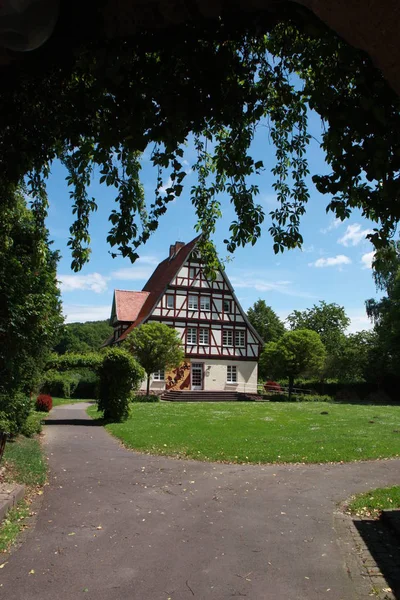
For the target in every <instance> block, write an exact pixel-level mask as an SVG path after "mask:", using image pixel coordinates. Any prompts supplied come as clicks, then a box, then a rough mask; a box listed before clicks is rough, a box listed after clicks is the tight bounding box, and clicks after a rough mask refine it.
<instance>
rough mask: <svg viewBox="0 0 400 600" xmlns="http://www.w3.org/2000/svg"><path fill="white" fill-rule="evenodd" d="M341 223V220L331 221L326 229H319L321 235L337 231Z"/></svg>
mask: <svg viewBox="0 0 400 600" xmlns="http://www.w3.org/2000/svg"><path fill="white" fill-rule="evenodd" d="M342 223H343V221H342V220H341V219H333V221H332V222H331V223H330V225H328V227H326V228H325V229H320V232H321V233H328V232H329V231H332V230H333V229H337V228H338V227H340V225H341V224H342Z"/></svg>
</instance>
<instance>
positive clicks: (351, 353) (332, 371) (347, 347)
mask: <svg viewBox="0 0 400 600" xmlns="http://www.w3.org/2000/svg"><path fill="white" fill-rule="evenodd" d="M377 349H378V337H377V335H376V333H375V332H374V331H358V332H357V333H352V334H350V335H347V336H343V338H342V340H341V342H340V344H339V346H338V348H337V351H336V352H335V354H334V355H333V356H331V361H330V365H329V376H330V377H332V378H336V379H338V380H340V381H341V382H357V381H373V380H374V378H375V375H377V370H378V366H379V363H380V362H381V361H379V362H377V360H376V359H377V356H376V352H377Z"/></svg>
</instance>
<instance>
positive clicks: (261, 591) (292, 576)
mask: <svg viewBox="0 0 400 600" xmlns="http://www.w3.org/2000/svg"><path fill="white" fill-rule="evenodd" d="M85 408H86V405H73V406H60V407H58V408H56V409H54V410H53V412H52V413H51V417H50V420H49V422H48V425H47V426H46V435H45V439H46V450H47V452H48V456H49V464H50V476H49V480H50V485H49V486H48V487H46V488H45V494H44V500H43V506H42V508H41V510H40V512H39V516H38V519H37V524H36V527H35V529H34V530H32V531H31V532H30V533H29V534H28V537H27V540H26V542H25V544H24V545H23V546H22V547H21V548H20V549H19V550H17V551H16V552H14V553H13V554H12V555H11V557H10V558H9V559H8V563H7V564H6V565H5V567H4V569H2V570H1V571H0V585H1V584H2V587H0V597H1V598H4V599H7V600H57V599H60V600H76V599H77V598H80V597H82V598H83V599H84V600H90V599H93V600H105V599H107V600H168V599H171V600H193V599H194V600H208V599H216V600H219V599H228V598H229V599H231V598H242V597H243V598H247V599H250V600H264V599H266V600H281V599H282V600H323V599H325V598H326V599H329V600H355V599H356V598H357V593H356V591H355V590H354V589H353V587H352V586H353V584H352V582H351V580H350V579H349V577H348V575H347V573H346V569H345V566H344V563H343V557H342V554H341V552H340V550H339V547H338V540H337V537H338V534H337V533H336V532H335V530H334V527H333V511H334V509H335V503H337V502H338V501H340V500H342V499H344V498H346V497H347V496H349V495H350V494H351V493H353V492H360V491H363V490H365V489H368V488H372V487H376V486H378V485H389V484H394V483H398V480H399V472H400V470H399V467H400V461H398V460H390V461H382V462H371V463H353V464H347V465H309V466H302V465H299V466H241V465H218V464H211V463H210V464H208V463H206V464H205V463H200V462H189V461H183V460H182V461H180V460H170V459H167V458H160V457H152V456H145V455H140V454H135V453H133V452H130V451H128V450H125V449H123V448H122V447H121V446H120V445H119V443H118V442H117V441H115V440H114V439H112V438H111V437H110V436H109V435H108V434H107V432H106V431H105V430H104V429H102V428H101V427H99V426H96V425H94V424H93V422H91V421H90V420H88V417H87V416H86V413H85V410H84V409H85ZM31 570H34V573H32V574H29V573H30V571H31Z"/></svg>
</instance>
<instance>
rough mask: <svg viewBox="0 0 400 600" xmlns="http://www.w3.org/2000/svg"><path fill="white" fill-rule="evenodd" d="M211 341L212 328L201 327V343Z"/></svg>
mask: <svg viewBox="0 0 400 600" xmlns="http://www.w3.org/2000/svg"><path fill="white" fill-rule="evenodd" d="M209 343H210V330H209V329H208V328H207V327H200V329H199V344H203V345H207V344H209Z"/></svg>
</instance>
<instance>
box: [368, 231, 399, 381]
mask: <svg viewBox="0 0 400 600" xmlns="http://www.w3.org/2000/svg"><path fill="white" fill-rule="evenodd" d="M372 266H373V273H374V279H375V284H376V287H377V290H378V291H381V292H384V293H385V295H384V296H383V297H382V298H381V299H380V300H375V299H373V298H371V299H369V300H367V301H366V308H367V314H368V316H369V317H370V318H371V319H372V321H373V322H374V331H375V333H376V336H377V340H376V349H375V364H374V368H375V371H377V372H379V374H380V376H381V377H385V375H387V374H389V373H390V374H392V375H393V374H394V375H396V376H398V373H399V369H400V309H399V307H400V242H392V243H391V244H390V246H389V247H387V248H383V249H380V250H379V251H378V252H377V253H376V255H375V258H374V261H373V265H372Z"/></svg>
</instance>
